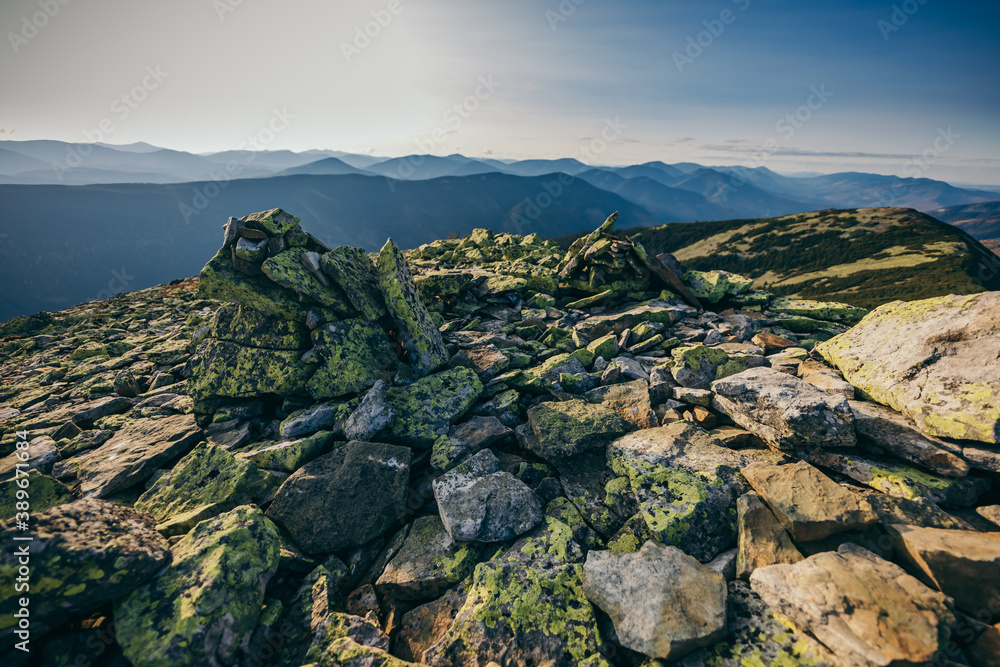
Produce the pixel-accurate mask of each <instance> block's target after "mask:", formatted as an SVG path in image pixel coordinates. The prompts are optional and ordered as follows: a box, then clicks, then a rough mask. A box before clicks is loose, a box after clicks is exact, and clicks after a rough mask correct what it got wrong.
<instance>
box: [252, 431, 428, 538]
mask: <svg viewBox="0 0 1000 667" xmlns="http://www.w3.org/2000/svg"><path fill="white" fill-rule="evenodd" d="M409 476H410V450H409V449H406V448H405V447H396V446H393V445H385V444H381V443H374V442H362V441H352V442H348V443H347V444H346V445H344V446H343V447H340V448H339V449H336V450H334V451H333V452H332V453H330V454H327V455H325V456H321V457H320V458H318V459H316V460H315V461H313V462H312V463H309V464H306V465H305V466H304V467H302V468H300V469H299V470H297V471H296V472H295V473H294V474H292V476H291V477H289V478H288V479H286V480H285V482H284V483H283V484H282V485H281V487H280V488H279V489H278V490H277V492H275V494H274V502H272V503H271V506H270V507H269V508H268V510H267V516H268V517H270V518H271V519H273V520H274V521H275V522H276V523H278V524H279V525H281V526H282V527H284V528H285V529H286V530H287V531H288V532H289V534H290V535H291V536H292V539H293V540H295V543H296V544H298V545H299V546H300V547H301V548H302V549H303V550H305V551H307V552H308V553H328V552H331V551H334V550H336V549H341V548H344V547H354V546H358V545H361V544H364V543H365V542H368V541H370V540H373V539H375V538H376V537H378V536H379V535H381V534H382V533H384V532H385V531H386V530H388V528H389V526H391V525H392V524H393V522H395V521H396V520H397V519H398V518H399V517H401V516H402V515H403V513H404V512H405V511H406V493H407V484H408V482H409Z"/></svg>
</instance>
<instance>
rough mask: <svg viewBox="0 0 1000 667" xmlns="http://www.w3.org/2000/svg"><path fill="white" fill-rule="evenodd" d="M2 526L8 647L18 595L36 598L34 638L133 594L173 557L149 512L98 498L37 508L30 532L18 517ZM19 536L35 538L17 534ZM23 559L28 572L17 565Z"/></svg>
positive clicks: (0, 625)
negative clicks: (47, 507)
mask: <svg viewBox="0 0 1000 667" xmlns="http://www.w3.org/2000/svg"><path fill="white" fill-rule="evenodd" d="M21 479H25V478H23V477H22V478H21ZM0 529H2V531H3V534H4V535H5V536H6V539H5V540H4V543H3V545H2V546H0V614H2V615H0V638H2V639H3V640H4V643H5V645H6V646H12V644H13V642H9V641H8V640H11V639H13V638H14V637H15V634H14V631H15V630H16V629H17V626H18V618H15V616H14V613H15V612H16V611H17V610H19V609H20V608H21V605H20V598H22V597H24V596H27V597H28V598H29V600H30V607H29V616H28V623H29V626H30V639H35V638H38V637H40V636H42V635H43V634H45V633H46V632H47V631H49V630H50V629H52V628H53V627H55V626H57V625H59V624H61V623H63V622H64V621H65V620H66V618H67V617H69V616H72V615H75V614H82V613H86V612H89V611H91V610H93V609H96V608H98V607H100V606H101V605H103V604H106V603H108V602H110V601H112V600H115V599H117V598H120V597H123V596H125V595H128V594H129V593H131V592H132V591H133V590H135V589H136V588H137V587H139V586H140V585H142V584H143V583H144V582H145V581H146V580H148V579H149V578H150V577H152V576H153V575H154V574H156V572H157V571H158V570H159V569H160V568H162V567H163V566H164V565H165V564H166V563H167V561H168V557H169V551H168V545H167V542H166V540H165V539H164V538H163V537H162V536H160V534H159V533H157V532H156V531H155V530H154V529H153V523H152V521H151V520H150V518H149V517H147V516H145V515H143V514H141V513H138V512H135V511H133V510H131V509H129V508H126V507H120V506H118V505H114V504H112V503H109V502H106V501H103V500H98V499H94V498H86V499H83V500H77V501H75V502H72V503H68V504H64V505H59V506H58V507H54V508H52V509H50V510H49V511H47V512H43V513H39V514H34V515H33V516H31V519H30V532H28V531H25V530H23V529H22V528H20V527H19V526H18V524H16V523H15V522H13V521H11V522H10V523H4V522H0ZM18 536H22V537H30V538H31V540H30V541H28V540H25V541H19V540H16V539H13V538H16V537H18ZM25 559H26V560H27V563H28V564H30V567H28V568H26V569H29V570H30V574H29V575H28V577H27V578H24V577H23V573H21V572H19V570H20V568H21V567H22V566H24V565H25V564H26V560H25ZM19 578H21V579H20V581H18V579H19ZM15 586H16V587H15ZM28 638H29V637H19V638H18V639H17V640H15V641H20V640H23V639H28ZM29 646H31V647H32V648H33V645H30V644H29Z"/></svg>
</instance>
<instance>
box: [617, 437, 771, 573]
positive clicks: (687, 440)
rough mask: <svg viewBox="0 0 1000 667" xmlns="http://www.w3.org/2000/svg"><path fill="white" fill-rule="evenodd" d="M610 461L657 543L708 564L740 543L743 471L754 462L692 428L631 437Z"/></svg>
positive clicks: (624, 439)
mask: <svg viewBox="0 0 1000 667" xmlns="http://www.w3.org/2000/svg"><path fill="white" fill-rule="evenodd" d="M607 456H608V465H609V466H610V467H611V469H612V470H613V471H614V472H615V474H617V475H619V476H621V477H622V478H624V479H627V489H628V491H629V493H630V494H631V495H632V496H633V497H634V498H635V501H636V503H637V505H638V508H639V510H640V512H641V514H642V517H643V519H644V520H645V521H646V525H647V527H648V529H649V530H650V531H651V532H652V534H653V535H654V536H655V537H656V539H657V540H659V541H660V542H662V543H663V544H670V545H673V546H675V547H678V548H680V549H681V550H683V551H684V552H686V553H688V554H689V555H691V556H694V557H695V558H697V559H698V560H699V561H701V562H703V563H707V562H708V561H710V560H712V559H713V558H715V557H716V556H717V555H719V554H720V553H721V552H723V551H725V550H726V549H728V548H729V547H731V546H733V545H734V544H735V543H736V519H737V515H736V500H737V498H738V497H739V496H740V495H741V494H742V493H744V492H745V491H746V490H747V486H746V483H745V482H744V481H743V478H742V477H741V476H740V473H739V471H740V469H741V468H742V467H743V466H745V465H748V464H749V463H750V462H751V460H750V459H748V458H747V457H745V456H743V455H741V454H738V453H736V452H733V451H731V450H730V449H728V448H727V447H725V445H724V444H723V443H722V442H721V441H719V440H716V439H715V438H712V437H711V436H710V435H709V434H708V433H707V432H706V431H703V430H702V429H700V428H698V427H697V426H694V425H692V424H688V423H687V422H677V423H674V424H670V425H668V426H664V427H661V428H657V429H647V430H644V431H639V432H637V433H633V434H631V435H627V436H625V437H623V438H620V439H618V440H616V441H615V442H613V443H612V444H611V445H609V446H608V453H607ZM623 482H624V480H623Z"/></svg>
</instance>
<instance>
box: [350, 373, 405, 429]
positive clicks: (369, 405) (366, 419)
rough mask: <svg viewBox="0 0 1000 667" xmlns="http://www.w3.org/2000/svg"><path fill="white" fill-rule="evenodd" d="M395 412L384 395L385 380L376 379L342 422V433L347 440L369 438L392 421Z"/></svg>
mask: <svg viewBox="0 0 1000 667" xmlns="http://www.w3.org/2000/svg"><path fill="white" fill-rule="evenodd" d="M395 414H396V413H395V410H393V408H392V406H391V405H390V404H389V401H388V398H387V397H386V384H385V381H384V380H378V381H376V382H375V384H374V385H372V388H371V389H369V390H368V393H367V394H365V397H364V398H363V399H361V403H360V404H359V405H358V407H357V408H356V409H355V410H354V412H352V413H351V415H350V416H349V417H348V418H347V421H345V422H344V435H345V436H346V437H347V439H348V440H371V439H372V438H374V437H375V435H376V434H377V433H379V432H380V431H381V430H382V429H384V428H386V427H388V426H389V424H391V423H392V418H393V417H394V416H395Z"/></svg>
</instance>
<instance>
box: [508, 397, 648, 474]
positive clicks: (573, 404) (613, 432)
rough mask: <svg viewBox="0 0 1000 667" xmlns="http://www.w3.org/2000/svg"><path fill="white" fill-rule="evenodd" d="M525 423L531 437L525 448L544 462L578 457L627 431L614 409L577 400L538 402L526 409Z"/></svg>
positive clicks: (624, 423)
mask: <svg viewBox="0 0 1000 667" xmlns="http://www.w3.org/2000/svg"><path fill="white" fill-rule="evenodd" d="M528 424H529V425H530V427H531V431H532V433H533V435H534V438H533V439H532V440H530V441H528V443H526V445H527V447H528V448H529V449H531V451H533V452H534V453H535V454H537V455H539V456H541V457H542V458H544V459H547V460H555V459H560V458H566V457H569V456H573V455H575V454H579V453H580V452H584V451H586V450H588V449H591V448H593V447H597V446H600V445H602V444H605V443H607V442H608V441H610V440H612V439H613V438H616V437H618V436H620V435H622V434H623V433H626V432H628V431H629V430H630V428H629V425H628V424H627V423H626V422H625V420H623V419H622V418H621V417H619V416H618V414H616V413H615V412H614V410H612V409H610V408H608V407H606V406H604V405H600V404H597V405H594V404H591V403H588V402H587V401H585V400H581V399H574V400H571V401H560V402H546V403H539V404H538V405H536V406H534V407H532V408H531V409H529V410H528Z"/></svg>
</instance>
